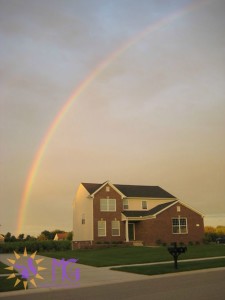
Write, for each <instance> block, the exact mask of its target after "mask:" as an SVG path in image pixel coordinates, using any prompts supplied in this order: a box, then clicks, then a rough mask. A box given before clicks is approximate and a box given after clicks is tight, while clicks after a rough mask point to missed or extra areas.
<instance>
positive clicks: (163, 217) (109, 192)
mask: <svg viewBox="0 0 225 300" xmlns="http://www.w3.org/2000/svg"><path fill="white" fill-rule="evenodd" d="M203 235H204V223H203V215H202V214H201V213H200V212H198V211H196V210H195V209H193V208H191V207H190V206H188V205H186V204H184V203H183V202H181V201H180V200H178V199H177V198H176V197H175V196H173V195H171V194H170V193H168V192H167V191H165V190H164V189H162V188H161V187H159V186H140V185H121V184H112V183H111V182H109V181H107V182H105V183H103V184H98V183H81V184H80V185H79V187H78V190H77V193H76V196H75V199H74V203H73V248H81V247H86V246H91V245H93V244H95V243H101V242H103V243H104V242H129V243H130V242H133V243H134V244H135V243H136V244H139V245H156V244H157V243H159V242H162V243H167V244H169V243H171V242H178V243H181V242H182V243H185V244H188V243H189V242H193V243H196V242H198V243H201V242H202V239H203Z"/></svg>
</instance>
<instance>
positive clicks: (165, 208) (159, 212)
mask: <svg viewBox="0 0 225 300" xmlns="http://www.w3.org/2000/svg"><path fill="white" fill-rule="evenodd" d="M177 203H178V200H177V201H175V202H173V203H171V205H168V206H166V207H164V208H163V209H161V210H160V211H158V212H157V213H155V214H154V216H157V215H159V214H161V213H162V212H163V211H165V210H167V209H168V208H170V207H172V206H173V205H175V204H177ZM153 208H154V207H153Z"/></svg>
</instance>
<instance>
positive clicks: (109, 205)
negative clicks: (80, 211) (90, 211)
mask: <svg viewBox="0 0 225 300" xmlns="http://www.w3.org/2000/svg"><path fill="white" fill-rule="evenodd" d="M100 211H116V199H100Z"/></svg>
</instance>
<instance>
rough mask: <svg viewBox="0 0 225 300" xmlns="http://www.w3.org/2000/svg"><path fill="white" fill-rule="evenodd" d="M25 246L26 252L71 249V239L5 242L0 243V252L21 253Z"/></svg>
mask: <svg viewBox="0 0 225 300" xmlns="http://www.w3.org/2000/svg"><path fill="white" fill-rule="evenodd" d="M25 247H26V249H27V252H35V251H37V252H44V251H64V250H71V241H68V240H65V241H21V242H10V243H8V242H6V243H1V244H0V253H13V251H16V252H17V253H23V252H24V248H25Z"/></svg>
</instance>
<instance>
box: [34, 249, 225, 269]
mask: <svg viewBox="0 0 225 300" xmlns="http://www.w3.org/2000/svg"><path fill="white" fill-rule="evenodd" d="M38 254H40V255H43V256H48V257H54V258H58V259H61V258H65V259H69V258H77V259H78V262H79V263H81V264H86V265H91V266H96V267H104V266H116V265H130V264H138V263H151V262H162V261H169V260H172V259H173V258H172V256H171V255H170V254H169V253H168V251H167V248H166V247H126V248H119V247H118V248H117V247H113V248H106V249H89V250H88V249H83V250H80V249H79V250H74V251H72V250H70V251H60V252H43V253H38ZM216 256H225V245H217V244H215V245H197V246H189V247H188V250H187V252H186V253H185V254H182V255H181V256H180V258H179V260H182V259H191V258H204V257H216Z"/></svg>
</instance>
